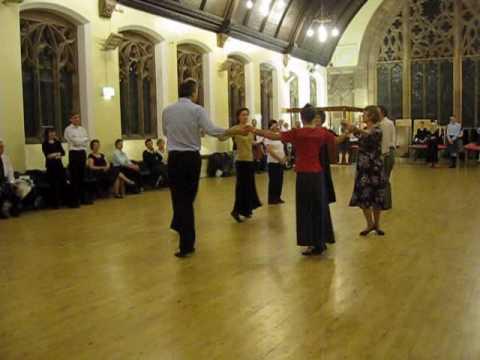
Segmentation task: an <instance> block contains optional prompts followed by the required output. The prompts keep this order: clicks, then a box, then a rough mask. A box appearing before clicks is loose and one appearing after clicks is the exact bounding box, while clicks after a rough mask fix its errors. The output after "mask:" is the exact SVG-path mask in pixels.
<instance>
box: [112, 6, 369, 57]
mask: <svg viewBox="0 0 480 360" xmlns="http://www.w3.org/2000/svg"><path fill="white" fill-rule="evenodd" d="M251 1H252V5H253V7H252V8H251V9H249V8H248V6H247V0H119V1H118V2H119V3H121V4H124V5H127V6H130V7H133V8H136V9H140V10H143V11H147V12H150V13H153V14H157V15H160V16H164V17H167V18H170V19H173V20H177V21H181V22H184V23H187V24H191V25H194V26H198V27H200V28H203V29H206V30H210V31H214V32H216V33H222V34H226V35H228V36H232V37H234V38H237V39H240V40H244V41H247V42H250V43H254V44H256V45H259V46H262V47H266V48H268V49H271V50H274V51H278V52H281V53H284V54H291V55H293V56H296V57H298V58H301V59H304V60H306V61H310V62H314V63H317V64H321V65H328V63H329V62H330V60H331V57H332V55H333V52H334V50H335V47H336V45H337V42H338V40H339V38H340V36H341V34H342V33H343V31H344V30H345V29H346V27H347V25H348V24H349V22H350V21H351V20H352V18H353V17H354V16H355V14H356V13H357V12H358V11H359V10H360V8H361V7H362V5H363V4H364V3H365V2H366V1H367V0H270V1H268V0H251ZM265 1H268V4H269V12H268V15H265V14H264V11H262V6H264V4H265ZM263 10H264V9H263ZM319 18H322V19H325V18H328V19H330V20H331V23H330V25H332V26H336V27H337V28H338V29H339V30H340V36H338V37H331V36H330V37H329V38H328V40H327V41H326V42H323V43H322V42H320V41H319V40H318V37H317V36H316V35H315V36H312V37H308V36H307V31H308V29H309V28H311V26H312V25H313V24H314V20H315V19H319Z"/></svg>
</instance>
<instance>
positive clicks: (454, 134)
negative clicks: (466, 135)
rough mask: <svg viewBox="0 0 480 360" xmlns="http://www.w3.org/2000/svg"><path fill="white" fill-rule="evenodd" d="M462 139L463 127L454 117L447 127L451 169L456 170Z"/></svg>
mask: <svg viewBox="0 0 480 360" xmlns="http://www.w3.org/2000/svg"><path fill="white" fill-rule="evenodd" d="M462 137H463V130H462V125H461V124H460V122H459V121H457V119H455V117H454V116H452V117H450V123H449V124H448V126H447V142H448V153H449V155H450V161H451V163H450V168H455V167H456V166H457V157H458V150H459V147H460V141H461V139H462Z"/></svg>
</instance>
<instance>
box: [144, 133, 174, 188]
mask: <svg viewBox="0 0 480 360" xmlns="http://www.w3.org/2000/svg"><path fill="white" fill-rule="evenodd" d="M145 146H146V149H145V151H144V152H143V164H144V165H145V167H146V168H147V169H148V170H149V171H150V173H151V174H152V177H153V180H154V186H155V187H158V186H160V185H161V184H166V183H167V176H168V175H167V174H168V170H167V166H166V165H165V163H164V162H163V151H165V141H164V140H163V139H158V141H157V146H158V150H155V149H154V147H153V141H152V139H147V140H145Z"/></svg>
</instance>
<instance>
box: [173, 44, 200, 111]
mask: <svg viewBox="0 0 480 360" xmlns="http://www.w3.org/2000/svg"><path fill="white" fill-rule="evenodd" d="M203 55H204V51H203V50H202V49H201V48H200V47H198V46H196V45H192V44H180V45H178V47H177V69H178V85H179V86H180V84H181V83H183V82H184V81H185V80H186V79H189V78H192V79H195V80H196V81H197V83H198V100H197V103H198V104H199V105H202V106H204V105H205V96H204V94H205V92H204V88H203V87H204V78H203V77H204V74H203Z"/></svg>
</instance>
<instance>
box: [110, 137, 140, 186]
mask: <svg viewBox="0 0 480 360" xmlns="http://www.w3.org/2000/svg"><path fill="white" fill-rule="evenodd" d="M112 165H113V166H114V167H117V168H120V171H121V172H122V173H123V174H124V175H125V176H126V177H127V178H128V179H132V180H133V181H135V184H136V186H137V187H138V191H139V192H143V182H142V176H141V174H140V166H138V165H137V164H135V163H134V162H133V161H131V160H130V159H129V158H128V156H127V154H125V152H124V151H123V140H122V139H117V140H116V141H115V150H114V151H113V158H112Z"/></svg>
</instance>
